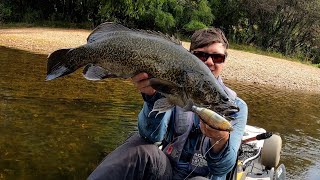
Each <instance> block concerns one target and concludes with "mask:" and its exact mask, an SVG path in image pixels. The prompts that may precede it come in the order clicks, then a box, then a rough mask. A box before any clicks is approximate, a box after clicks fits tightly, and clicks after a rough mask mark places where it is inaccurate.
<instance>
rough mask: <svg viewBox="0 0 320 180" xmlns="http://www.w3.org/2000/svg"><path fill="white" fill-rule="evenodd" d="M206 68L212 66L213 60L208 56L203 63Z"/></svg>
mask: <svg viewBox="0 0 320 180" xmlns="http://www.w3.org/2000/svg"><path fill="white" fill-rule="evenodd" d="M204 64H206V65H207V66H212V65H214V62H213V59H212V58H211V57H210V56H209V57H208V59H207V60H206V61H205V62H204Z"/></svg>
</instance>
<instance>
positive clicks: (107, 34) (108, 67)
mask: <svg viewBox="0 0 320 180" xmlns="http://www.w3.org/2000/svg"><path fill="white" fill-rule="evenodd" d="M83 66H86V67H85V68H84V70H83V74H84V76H85V77H86V78H87V79H89V80H99V79H104V78H109V77H122V78H129V77H132V76H134V75H136V74H138V73H140V72H146V73H148V74H149V75H150V76H151V77H152V78H151V79H150V83H151V86H152V87H153V88H154V89H156V90H157V91H158V92H160V93H161V94H163V95H164V96H165V97H166V100H168V101H166V102H169V104H171V105H177V106H180V107H182V108H184V109H185V110H187V111H190V110H192V106H193V105H196V106H198V107H206V108H209V109H211V110H213V111H215V112H217V113H219V114H221V115H229V114H232V113H234V112H237V111H238V107H237V106H236V105H235V104H234V102H233V101H231V100H230V99H229V97H228V95H227V94H226V93H225V91H224V90H223V89H222V87H221V85H220V84H219V83H218V82H217V80H216V78H215V77H214V76H213V74H212V73H211V71H210V70H209V68H208V67H207V66H206V65H205V64H204V63H203V62H201V61H200V60H199V59H198V58H197V57H196V56H194V55H193V54H191V53H190V52H189V51H187V50H186V49H185V48H184V47H183V46H182V45H181V43H180V41H178V40H176V39H174V38H172V37H169V36H167V35H164V34H161V33H158V32H150V31H145V30H133V29H129V28H127V27H125V26H123V25H120V24H116V23H110V22H107V23H103V24H101V25H99V26H98V27H97V28H96V29H95V30H93V32H92V33H91V34H90V35H89V37H88V38H87V44H85V45H82V46H80V47H77V48H71V49H60V50H57V51H55V52H53V53H52V54H50V55H49V57H48V64H47V78H46V79H47V80H52V79H55V78H58V77H62V76H64V75H67V74H70V73H72V72H74V71H76V70H77V69H79V68H81V67H83ZM159 102H160V103H159ZM159 106H166V105H163V99H161V100H160V101H158V103H156V105H155V109H157V108H158V107H159ZM166 107H167V108H168V106H166ZM160 109H162V108H160ZM160 109H158V110H160Z"/></svg>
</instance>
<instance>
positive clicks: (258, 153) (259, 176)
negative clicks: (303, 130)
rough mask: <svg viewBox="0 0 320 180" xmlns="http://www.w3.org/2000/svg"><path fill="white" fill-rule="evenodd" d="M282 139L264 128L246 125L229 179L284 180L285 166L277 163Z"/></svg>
mask: <svg viewBox="0 0 320 180" xmlns="http://www.w3.org/2000/svg"><path fill="white" fill-rule="evenodd" d="M281 147H282V139H281V137H280V136H279V135H276V134H272V133H270V132H266V130H265V129H263V128H259V127H255V126H250V125H246V127H245V133H244V135H243V138H242V144H241V147H240V150H239V153H238V154H239V155H238V161H237V164H236V165H235V167H234V169H233V171H232V172H231V173H230V174H229V177H228V178H227V179H229V180H285V179H286V168H285V166H284V165H283V164H280V165H279V161H280V153H281Z"/></svg>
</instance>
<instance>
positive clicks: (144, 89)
mask: <svg viewBox="0 0 320 180" xmlns="http://www.w3.org/2000/svg"><path fill="white" fill-rule="evenodd" d="M131 79H132V82H133V84H134V85H135V86H136V87H137V89H138V90H139V91H140V92H141V93H144V94H146V95H149V96H152V95H154V93H156V90H155V89H153V88H152V87H151V86H150V81H149V75H148V74H147V73H139V74H137V75H135V76H133V77H132V78H131Z"/></svg>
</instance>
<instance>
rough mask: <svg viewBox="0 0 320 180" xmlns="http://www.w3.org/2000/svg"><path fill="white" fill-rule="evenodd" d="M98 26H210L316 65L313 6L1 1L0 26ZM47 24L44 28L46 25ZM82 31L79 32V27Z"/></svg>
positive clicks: (217, 0) (181, 31)
mask: <svg viewBox="0 0 320 180" xmlns="http://www.w3.org/2000/svg"><path fill="white" fill-rule="evenodd" d="M104 21H114V22H120V23H122V24H124V25H126V26H129V27H133V28H142V29H150V30H156V31H162V32H164V33H169V34H176V35H177V34H178V35H179V36H182V37H190V35H191V34H192V33H193V31H194V30H197V29H200V28H206V27H210V26H215V27H219V28H221V29H222V30H223V31H224V32H225V33H226V35H227V37H228V39H229V40H230V41H231V42H234V43H239V44H247V45H249V46H255V47H258V48H259V49H262V50H264V51H267V52H277V53H281V54H283V55H285V56H287V57H294V58H299V59H301V60H302V61H308V62H311V63H313V64H319V63H320V1H319V0H309V1H301V0H269V1H265V0H41V1H37V0H1V2H0V23H31V24H36V25H41V24H43V25H48V24H51V25H52V26H56V25H58V26H68V27H70V26H78V27H88V25H87V24H90V23H91V26H90V28H94V27H96V26H97V25H98V24H100V23H101V22H104ZM48 22H49V23H48ZM84 25H85V26H84Z"/></svg>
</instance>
